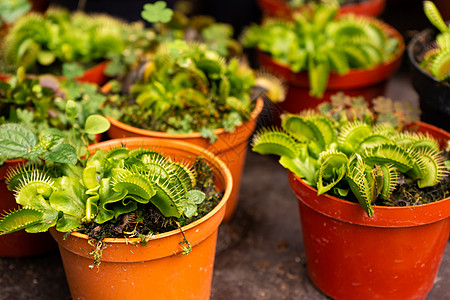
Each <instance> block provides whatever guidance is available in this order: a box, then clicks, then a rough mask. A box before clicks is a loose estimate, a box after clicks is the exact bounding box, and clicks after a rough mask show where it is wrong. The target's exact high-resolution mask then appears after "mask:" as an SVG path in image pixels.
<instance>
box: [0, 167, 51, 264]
mask: <svg viewBox="0 0 450 300" xmlns="http://www.w3.org/2000/svg"><path fill="white" fill-rule="evenodd" d="M24 162H25V161H24V160H22V159H14V160H8V161H6V162H5V163H4V164H3V165H2V166H1V167H0V195H1V199H0V212H4V211H7V212H9V211H12V210H15V209H17V208H19V205H18V204H17V203H16V200H15V198H14V192H12V191H10V190H8V188H7V186H6V183H5V177H6V174H7V169H8V168H9V167H14V166H17V165H19V164H23V163H24ZM56 249H57V247H56V243H55V241H54V240H53V239H52V237H51V236H50V234H49V233H48V232H43V233H26V232H25V230H20V231H17V232H14V233H11V234H7V235H2V236H0V256H1V257H29V256H37V255H41V254H45V253H49V252H51V251H55V250H56Z"/></svg>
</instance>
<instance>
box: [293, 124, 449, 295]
mask: <svg viewBox="0 0 450 300" xmlns="http://www.w3.org/2000/svg"><path fill="white" fill-rule="evenodd" d="M417 125H418V127H419V131H422V132H428V133H430V134H431V135H433V136H434V137H436V138H438V139H439V140H441V142H445V141H446V140H448V139H450V134H449V133H448V132H445V131H443V130H440V129H438V128H436V127H434V126H431V125H428V124H424V123H420V122H419V123H418V124H417ZM288 177H289V183H290V186H291V188H292V190H293V191H294V193H295V195H296V196H297V198H298V203H299V210H300V219H301V226H302V232H303V241H304V246H305V252H306V262H307V269H308V275H309V277H310V278H311V280H312V281H313V283H314V284H315V285H316V286H317V287H318V288H319V289H320V290H321V291H322V292H323V293H325V294H327V295H328V296H330V297H332V298H333V299H349V300H352V299H369V300H370V299H390V300H395V299H398V300H400V299H401V300H403V299H425V297H426V295H427V294H428V292H429V291H430V290H431V288H432V287H433V284H434V279H435V277H436V274H437V272H438V269H439V265H440V263H441V260H442V256H443V253H444V250H445V246H446V245H447V242H448V238H449V232H450V198H445V199H443V200H441V201H437V202H434V203H430V204H425V205H421V206H409V207H384V206H372V208H373V210H374V215H373V216H372V217H367V215H366V213H365V212H364V210H363V209H362V207H361V205H360V204H358V203H352V202H349V201H345V200H341V199H338V198H336V197H332V196H329V195H327V194H323V195H321V196H317V190H316V189H314V188H312V187H310V186H309V185H307V184H305V183H304V182H303V181H302V180H301V179H300V178H299V177H297V176H296V175H294V174H293V173H291V172H289V175H288Z"/></svg>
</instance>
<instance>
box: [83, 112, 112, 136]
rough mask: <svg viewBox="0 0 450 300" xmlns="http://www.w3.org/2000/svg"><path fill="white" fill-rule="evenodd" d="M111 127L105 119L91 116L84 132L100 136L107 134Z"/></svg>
mask: <svg viewBox="0 0 450 300" xmlns="http://www.w3.org/2000/svg"><path fill="white" fill-rule="evenodd" d="M110 126H111V124H110V123H109V121H108V120H107V119H106V118H105V117H102V116H100V115H90V116H89V117H88V118H87V120H86V124H85V125H84V130H85V131H86V133H89V134H100V133H103V132H106V131H107V130H108V129H109V127H110Z"/></svg>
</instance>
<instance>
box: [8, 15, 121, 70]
mask: <svg viewBox="0 0 450 300" xmlns="http://www.w3.org/2000/svg"><path fill="white" fill-rule="evenodd" d="M127 33H128V32H127V26H126V24H125V23H123V22H121V21H119V20H117V19H115V18H113V17H110V16H107V15H87V14H84V13H82V12H77V13H74V14H70V13H69V12H68V11H67V10H64V9H61V8H58V9H56V8H51V9H49V10H47V12H46V14H45V15H41V14H38V13H29V14H27V15H24V16H22V17H21V18H20V19H18V20H17V21H16V22H15V23H14V24H13V26H12V28H11V29H10V30H9V31H8V34H7V35H6V37H5V39H4V43H3V49H2V52H3V54H4V57H3V58H4V61H5V63H6V64H9V65H13V66H15V67H19V66H23V67H24V68H25V69H27V70H28V71H31V72H32V73H37V74H42V73H44V72H50V73H53V74H60V73H61V65H62V64H63V63H65V62H77V63H81V64H93V63H96V62H98V61H99V60H105V59H106V58H107V57H108V55H111V53H122V51H123V50H124V47H125V42H124V41H125V37H126V36H127Z"/></svg>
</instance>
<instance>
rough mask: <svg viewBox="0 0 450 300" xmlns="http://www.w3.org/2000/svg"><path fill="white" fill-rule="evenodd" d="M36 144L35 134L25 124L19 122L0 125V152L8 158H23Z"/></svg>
mask: <svg viewBox="0 0 450 300" xmlns="http://www.w3.org/2000/svg"><path fill="white" fill-rule="evenodd" d="M36 144H37V137H36V135H35V134H34V133H33V131H31V130H30V129H28V128H26V127H25V126H23V125H20V124H3V125H1V126H0V154H2V155H5V156H7V157H8V158H23V157H25V156H26V155H27V154H28V153H29V152H30V149H31V148H33V147H34V146H36Z"/></svg>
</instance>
